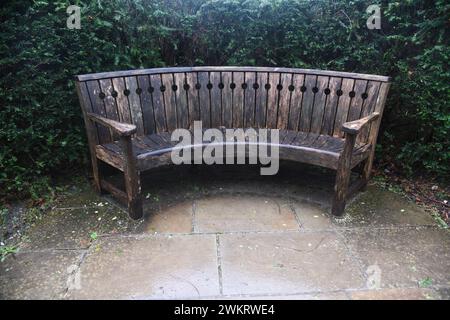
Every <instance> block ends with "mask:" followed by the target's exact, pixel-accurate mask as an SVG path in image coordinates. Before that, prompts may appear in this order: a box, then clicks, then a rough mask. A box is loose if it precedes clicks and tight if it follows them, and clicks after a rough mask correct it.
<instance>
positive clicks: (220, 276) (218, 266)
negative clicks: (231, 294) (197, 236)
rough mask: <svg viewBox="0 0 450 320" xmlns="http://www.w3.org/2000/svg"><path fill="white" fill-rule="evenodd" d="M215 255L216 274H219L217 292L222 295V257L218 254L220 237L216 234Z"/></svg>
mask: <svg viewBox="0 0 450 320" xmlns="http://www.w3.org/2000/svg"><path fill="white" fill-rule="evenodd" d="M216 255H217V274H218V276H219V293H220V295H223V280H222V257H221V255H220V239H219V235H218V234H216Z"/></svg>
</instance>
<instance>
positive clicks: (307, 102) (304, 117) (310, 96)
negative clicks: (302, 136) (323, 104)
mask: <svg viewBox="0 0 450 320" xmlns="http://www.w3.org/2000/svg"><path fill="white" fill-rule="evenodd" d="M316 81H317V76H315V75H306V76H305V87H306V91H305V92H304V93H303V100H302V111H301V115H300V126H299V130H300V131H303V132H309V130H310V128H311V118H312V111H313V104H314V92H313V88H314V87H315V85H316Z"/></svg>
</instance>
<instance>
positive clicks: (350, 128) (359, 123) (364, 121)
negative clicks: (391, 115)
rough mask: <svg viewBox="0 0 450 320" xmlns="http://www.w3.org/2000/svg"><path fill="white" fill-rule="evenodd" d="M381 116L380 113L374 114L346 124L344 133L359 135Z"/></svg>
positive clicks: (343, 126)
mask: <svg viewBox="0 0 450 320" xmlns="http://www.w3.org/2000/svg"><path fill="white" fill-rule="evenodd" d="M379 117H380V114H379V113H378V112H374V113H372V114H371V115H369V116H367V117H364V118H361V119H358V120H355V121H350V122H346V123H344V124H343V125H342V131H344V132H345V133H348V134H358V133H359V132H360V131H361V130H362V128H364V127H365V126H366V125H368V124H369V123H371V122H372V121H374V120H376V119H378V118H379Z"/></svg>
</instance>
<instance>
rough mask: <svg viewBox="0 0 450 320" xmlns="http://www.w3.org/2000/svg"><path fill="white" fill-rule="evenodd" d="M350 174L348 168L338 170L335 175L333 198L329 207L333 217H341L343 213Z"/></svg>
mask: <svg viewBox="0 0 450 320" xmlns="http://www.w3.org/2000/svg"><path fill="white" fill-rule="evenodd" d="M350 173H351V170H350V168H338V171H337V173H336V182H335V185H334V197H333V203H332V206H331V213H332V214H333V215H335V216H342V214H343V213H344V209H345V203H346V198H347V191H348V184H349V182H350Z"/></svg>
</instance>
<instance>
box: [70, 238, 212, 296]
mask: <svg viewBox="0 0 450 320" xmlns="http://www.w3.org/2000/svg"><path fill="white" fill-rule="evenodd" d="M217 270H218V268H217V256H216V236H215V235H185V236H146V237H133V236H128V237H118V238H117V237H113V238H108V237H106V238H104V239H101V241H99V243H98V244H96V246H95V247H94V248H93V249H92V250H90V252H89V254H88V255H87V257H86V258H85V261H84V262H83V264H82V265H81V268H80V275H81V290H72V291H70V292H69V298H71V299H80V298H81V299H156V298H165V299H167V298H183V297H194V298H195V297H201V296H214V295H218V294H219V293H220V292H219V280H218V271H217Z"/></svg>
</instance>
